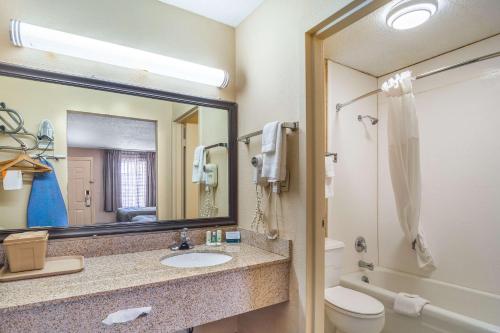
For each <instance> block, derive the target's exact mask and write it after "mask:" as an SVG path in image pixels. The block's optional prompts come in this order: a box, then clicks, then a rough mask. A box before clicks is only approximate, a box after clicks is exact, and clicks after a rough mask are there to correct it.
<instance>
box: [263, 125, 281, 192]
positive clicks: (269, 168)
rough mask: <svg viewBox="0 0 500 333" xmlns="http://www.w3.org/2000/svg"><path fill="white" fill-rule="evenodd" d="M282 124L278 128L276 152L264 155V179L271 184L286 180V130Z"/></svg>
mask: <svg viewBox="0 0 500 333" xmlns="http://www.w3.org/2000/svg"><path fill="white" fill-rule="evenodd" d="M281 124H282V123H278V126H277V127H276V145H275V148H274V151H273V152H267V153H263V154H262V155H263V156H262V177H264V178H267V181H268V182H269V183H274V182H279V181H284V180H286V129H285V128H282V127H281Z"/></svg>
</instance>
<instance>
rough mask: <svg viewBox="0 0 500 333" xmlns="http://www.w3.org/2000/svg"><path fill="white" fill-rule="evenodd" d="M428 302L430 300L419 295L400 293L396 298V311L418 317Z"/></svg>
mask: <svg viewBox="0 0 500 333" xmlns="http://www.w3.org/2000/svg"><path fill="white" fill-rule="evenodd" d="M428 303H429V301H428V300H426V299H424V298H422V297H420V296H418V295H412V294H407V293H399V294H398V295H397V296H396V299H395V300H394V311H395V312H397V313H400V314H402V315H405V316H409V317H418V316H420V312H421V311H422V308H423V307H424V306H425V305H426V304H428Z"/></svg>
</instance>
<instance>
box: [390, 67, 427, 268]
mask: <svg viewBox="0 0 500 333" xmlns="http://www.w3.org/2000/svg"><path fill="white" fill-rule="evenodd" d="M382 90H383V91H384V92H385V95H386V96H387V100H388V107H389V108H388V115H387V138H388V143H389V147H388V148H389V169H390V174H391V181H392V188H393V190H394V198H395V201H396V209H397V213H398V219H399V223H400V225H401V228H402V229H403V232H404V234H405V237H406V239H407V241H408V243H409V244H411V246H412V248H413V249H414V250H415V251H416V255H417V262H418V266H419V267H420V269H423V270H426V271H432V270H434V269H436V265H435V263H434V259H433V257H432V254H431V251H430V249H429V247H428V245H427V243H426V242H425V238H424V233H423V230H422V224H421V223H420V205H421V177H420V140H419V130H418V119H417V112H416V105H415V96H414V95H413V87H412V77H411V72H409V71H407V72H403V73H401V74H398V75H396V76H395V77H394V78H391V79H389V80H388V81H386V82H384V84H383V85H382Z"/></svg>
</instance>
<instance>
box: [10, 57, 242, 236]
mask: <svg viewBox="0 0 500 333" xmlns="http://www.w3.org/2000/svg"><path fill="white" fill-rule="evenodd" d="M0 102H1V103H2V104H1V105H0V170H1V173H2V177H1V178H2V187H1V188H0V216H1V218H0V239H3V238H4V237H5V236H7V235H8V234H10V233H13V232H19V231H22V230H33V229H39V228H42V229H48V230H50V236H51V237H52V238H63V237H78V236H90V235H104V234H114V233H127V232H141V231H155V230H169V229H179V228H184V227H201V226H216V225H230V224H236V223H237V221H236V202H237V198H236V195H237V190H236V186H237V185H236V179H237V177H236V172H237V168H236V163H237V156H236V153H237V149H236V133H237V129H236V126H237V121H236V117H237V106H236V104H235V103H232V102H225V101H220V100H211V99H205V98H200V97H193V96H186V95H181V94H175V93H170V92H165V91H160V90H154V89H149V88H144V87H137V86H131V85H125V84H119V83H114V82H108V81H102V80H96V79H90V78H82V77H76V76H71V75H66V74H60V73H53V72H46V71H42V70H34V69H30V68H25V67H19V66H15V65H10V64H0Z"/></svg>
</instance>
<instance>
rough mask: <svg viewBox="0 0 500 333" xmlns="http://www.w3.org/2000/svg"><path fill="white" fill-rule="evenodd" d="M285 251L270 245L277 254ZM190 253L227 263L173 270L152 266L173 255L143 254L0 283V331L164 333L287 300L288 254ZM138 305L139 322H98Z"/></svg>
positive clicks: (243, 248)
mask: <svg viewBox="0 0 500 333" xmlns="http://www.w3.org/2000/svg"><path fill="white" fill-rule="evenodd" d="M243 239H245V238H243ZM286 244H289V242H288V241H283V240H280V241H277V242H275V243H274V246H275V247H276V248H277V249H282V250H283V249H286V248H287V245H286ZM271 249H273V248H271ZM194 250H195V251H224V252H226V253H228V254H230V255H231V256H232V257H233V259H232V260H231V261H229V262H228V263H226V264H223V265H219V266H213V267H206V268H194V269H183V268H173V267H168V266H163V265H161V264H160V260H161V259H162V258H164V257H166V256H169V255H172V254H178V253H179V252H172V251H170V250H167V249H160V250H150V251H143V252H133V253H123V254H114V255H107V256H97V257H90V258H86V262H85V270H84V271H83V272H80V273H77V274H70V275H61V276H55V277H49V278H43V279H34V280H24V281H17V282H10V283H2V284H0V295H1V297H0V332H61V331H64V332H108V331H110V332H139V331H148V332H170V331H175V330H178V329H182V328H186V327H193V326H198V325H201V324H204V323H207V322H211V321H215V320H219V319H222V318H227V317H230V316H234V315H238V314H241V313H245V312H248V311H252V310H255V309H259V308H262V307H266V306H269V305H273V304H277V303H280V302H285V301H287V300H288V281H289V256H288V255H280V254H276V253H272V252H269V251H266V250H263V249H260V248H257V247H254V246H251V245H249V244H247V243H241V244H235V245H223V246H220V247H208V246H205V245H197V246H196V247H195V249H194ZM182 253H185V252H182ZM287 253H289V252H287ZM282 254H284V253H282ZM143 306H151V307H152V311H151V313H150V314H149V315H147V316H145V317H141V318H138V319H136V320H135V321H132V322H129V323H125V324H119V325H115V326H112V327H107V326H105V325H104V324H102V323H101V321H102V320H103V319H104V318H106V316H107V315H108V314H109V313H112V312H115V311H118V310H121V309H126V308H133V307H143Z"/></svg>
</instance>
